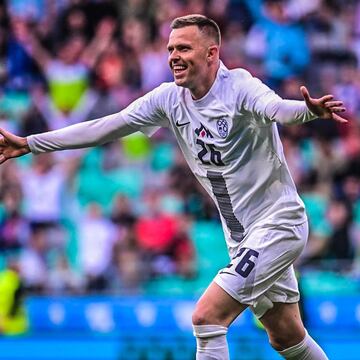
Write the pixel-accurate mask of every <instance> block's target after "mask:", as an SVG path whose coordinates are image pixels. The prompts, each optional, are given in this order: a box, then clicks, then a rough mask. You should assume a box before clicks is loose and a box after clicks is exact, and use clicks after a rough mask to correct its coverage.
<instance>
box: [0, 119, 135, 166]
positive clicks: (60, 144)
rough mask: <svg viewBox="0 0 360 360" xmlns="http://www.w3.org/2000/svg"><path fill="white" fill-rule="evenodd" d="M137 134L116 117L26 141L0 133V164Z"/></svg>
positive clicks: (84, 123)
mask: <svg viewBox="0 0 360 360" xmlns="http://www.w3.org/2000/svg"><path fill="white" fill-rule="evenodd" d="M137 130H138V129H137V128H135V127H133V126H130V125H129V124H128V123H127V122H126V121H125V120H124V117H123V116H122V115H121V114H120V113H116V114H113V115H109V116H105V117H103V118H100V119H96V120H92V121H86V122H83V123H80V124H75V125H71V126H67V127H65V128H62V129H59V130H54V131H48V132H44V133H41V134H36V135H30V136H28V137H26V138H25V137H20V136H16V135H14V134H12V133H10V132H8V131H5V130H3V129H0V134H1V135H2V137H0V164H2V163H3V162H5V161H6V160H8V159H11V158H14V157H18V156H22V155H25V154H27V153H29V152H32V153H34V154H39V153H42V152H51V151H58V150H68V149H80V148H86V147H90V146H96V145H101V144H104V143H106V142H109V141H112V140H115V139H117V138H120V137H123V136H126V135H129V134H131V133H133V132H135V131H137Z"/></svg>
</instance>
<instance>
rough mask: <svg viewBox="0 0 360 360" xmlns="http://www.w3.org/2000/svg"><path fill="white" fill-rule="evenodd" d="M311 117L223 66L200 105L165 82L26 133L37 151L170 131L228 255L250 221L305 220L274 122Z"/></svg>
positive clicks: (300, 106)
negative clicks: (207, 199)
mask: <svg viewBox="0 0 360 360" xmlns="http://www.w3.org/2000/svg"><path fill="white" fill-rule="evenodd" d="M313 118H314V116H313V115H312V114H311V112H310V111H309V110H308V109H307V107H306V105H305V103H304V102H303V101H293V100H283V99H281V98H280V97H279V96H278V95H276V94H275V93H274V92H273V91H272V90H271V89H269V88H268V87H267V86H266V85H265V84H263V83H262V82H261V81H260V80H258V79H256V78H254V77H252V76H251V75H250V73H249V72H247V71H246V70H243V69H234V70H228V69H227V68H226V67H225V66H224V65H223V64H221V65H220V68H219V70H218V73H217V77H216V79H215V81H214V83H213V85H212V87H211V89H210V90H209V91H208V93H207V94H206V95H205V96H204V97H203V98H201V99H199V100H194V99H193V98H192V97H191V93H190V91H189V89H186V88H182V87H179V86H176V84H175V83H164V84H162V85H160V86H159V87H157V88H156V89H154V90H153V91H151V92H149V93H148V94H146V95H145V96H143V97H141V98H139V99H137V100H136V101H134V102H133V103H132V104H130V105H129V106H128V107H127V108H126V109H124V110H122V111H121V112H120V113H116V114H113V115H109V116H106V117H104V118H100V119H97V120H92V121H87V122H83V123H80V124H76V125H73V126H70V127H67V128H64V129H61V130H56V131H51V132H47V133H43V134H38V135H32V136H29V137H28V142H29V146H30V149H31V151H32V152H33V153H35V154H36V153H40V152H47V151H55V150H64V149H74V148H81V147H89V146H95V145H99V144H103V143H105V142H108V141H112V140H115V139H117V138H118V137H122V136H126V135H128V134H130V133H132V132H135V131H138V130H140V131H143V132H145V133H147V134H152V133H153V132H154V131H156V130H157V128H159V127H170V128H171V129H172V130H173V133H174V135H175V137H176V139H177V141H178V143H179V146H180V148H181V150H182V152H183V154H184V156H185V159H186V160H187V162H188V164H189V166H190V168H191V170H192V171H193V172H194V174H195V176H196V177H197V179H198V180H199V181H200V183H201V184H202V185H203V186H204V188H205V189H206V191H207V192H208V193H209V195H210V196H211V197H212V198H213V200H214V201H215V203H216V205H217V206H218V209H219V211H220V215H221V221H222V225H223V229H224V234H225V239H226V242H227V246H228V249H229V252H230V256H231V257H233V256H234V255H235V254H236V250H237V248H238V246H239V242H241V240H242V237H243V234H244V233H245V232H246V231H247V230H248V229H250V228H251V227H253V226H254V225H256V224H257V225H263V224H265V225H266V226H269V225H270V226H271V225H275V226H276V225H278V224H289V225H296V224H301V223H303V222H304V221H306V216H305V210H304V204H303V202H302V201H301V199H300V197H299V196H298V194H297V192H296V188H295V185H294V182H293V180H292V178H291V175H290V172H289V170H288V167H287V164H286V160H285V156H284V154H283V149H282V145H281V141H280V137H279V134H278V130H277V127H276V124H275V122H280V123H282V124H292V123H303V122H306V121H309V120H312V119H313ZM224 195H225V197H224Z"/></svg>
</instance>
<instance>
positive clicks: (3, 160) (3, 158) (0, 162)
mask: <svg viewBox="0 0 360 360" xmlns="http://www.w3.org/2000/svg"><path fill="white" fill-rule="evenodd" d="M6 160H7V159H6V157H5V155H3V154H1V155H0V165H1V164H2V163H4V162H5V161H6Z"/></svg>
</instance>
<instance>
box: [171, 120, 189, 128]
mask: <svg viewBox="0 0 360 360" xmlns="http://www.w3.org/2000/svg"><path fill="white" fill-rule="evenodd" d="M187 124H190V121H188V122H186V123H179V121H178V120H176V123H175V125H176V126H177V127H182V126H185V125H187Z"/></svg>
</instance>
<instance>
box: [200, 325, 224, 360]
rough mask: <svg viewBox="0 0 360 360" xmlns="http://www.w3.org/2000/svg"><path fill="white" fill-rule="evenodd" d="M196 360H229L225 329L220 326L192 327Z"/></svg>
mask: <svg viewBox="0 0 360 360" xmlns="http://www.w3.org/2000/svg"><path fill="white" fill-rule="evenodd" d="M193 328H194V335H195V336H196V345H197V346H196V360H229V349H228V344H227V340H226V333H227V328H226V327H225V326H221V325H193Z"/></svg>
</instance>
